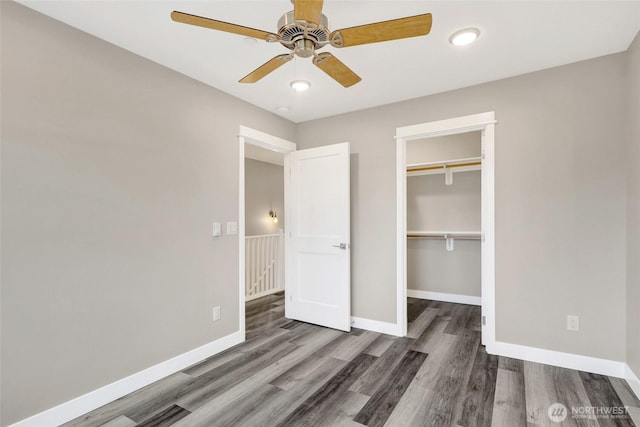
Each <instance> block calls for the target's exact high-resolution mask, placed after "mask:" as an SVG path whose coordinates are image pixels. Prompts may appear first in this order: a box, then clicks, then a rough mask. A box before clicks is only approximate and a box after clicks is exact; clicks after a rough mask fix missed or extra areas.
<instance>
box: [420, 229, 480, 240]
mask: <svg viewBox="0 0 640 427" xmlns="http://www.w3.org/2000/svg"><path fill="white" fill-rule="evenodd" d="M407 238H409V239H460V240H480V239H482V232H480V231H407Z"/></svg>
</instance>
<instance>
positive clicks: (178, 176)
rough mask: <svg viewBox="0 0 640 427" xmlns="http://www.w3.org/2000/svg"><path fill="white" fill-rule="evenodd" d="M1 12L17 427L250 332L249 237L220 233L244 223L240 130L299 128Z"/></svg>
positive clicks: (6, 238) (110, 49)
mask: <svg viewBox="0 0 640 427" xmlns="http://www.w3.org/2000/svg"><path fill="white" fill-rule="evenodd" d="M1 7H2V11H1V12H2V21H1V31H2V33H1V39H2V46H1V55H2V57H1V60H2V81H1V84H2V99H1V102H2V116H1V119H2V134H1V139H2V295H1V297H2V298H1V299H2V303H1V304H2V305H1V310H2V317H1V323H2V343H1V344H2V354H1V356H2V383H1V386H2V402H1V405H2V419H1V421H0V423H1V424H2V425H6V424H8V423H12V422H15V421H18V420H20V419H22V418H25V417H27V416H30V415H33V414H35V413H37V412H40V411H42V410H45V409H48V408H50V407H52V406H54V405H56V404H59V403H62V402H65V401H67V400H70V399H72V398H74V397H76V396H79V395H81V394H84V393H86V392H89V391H92V390H95V389H97V388H99V387H101V386H104V385H106V384H109V383H111V382H113V381H115V380H119V379H121V378H123V377H126V376H127V375H130V374H133V373H136V372H138V371H140V370H142V369H144V368H147V367H149V366H152V365H154V364H156V363H159V362H162V361H166V360H167V359H170V358H172V357H174V356H177V355H179V354H182V353H184V352H186V351H189V350H192V349H194V348H196V347H198V346H201V345H203V344H206V343H209V342H211V341H213V340H215V339H217V338H220V337H223V336H225V335H228V334H230V333H233V332H235V331H237V330H238V298H239V296H238V267H237V266H238V255H237V254H238V239H237V236H227V235H223V236H222V237H221V238H219V239H217V240H214V239H212V238H211V237H210V236H211V234H210V233H211V222H212V221H223V222H224V221H237V220H238V184H237V183H238V170H239V169H238V168H239V165H238V140H237V134H238V126H239V125H240V124H243V125H247V126H250V127H254V128H257V129H260V130H262V131H265V132H268V133H271V134H274V135H278V136H280V137H282V138H287V139H293V136H294V126H293V124H292V123H290V122H288V121H285V120H283V119H280V118H278V117H277V116H275V115H273V114H270V113H268V112H265V111H264V110H261V109H258V108H256V107H253V106H250V105H249V104H247V103H244V102H242V101H240V100H238V99H236V98H233V97H231V96H228V95H226V94H224V93H222V92H220V91H218V90H215V89H212V88H210V87H208V86H205V85H203V84H201V83H198V82H196V81H194V80H191V79H189V78H187V77H184V76H182V75H179V74H177V73H175V72H173V71H171V70H168V69H166V68H163V67H161V66H159V65H157V64H155V63H152V62H150V61H147V60H145V59H142V58H140V57H138V56H136V55H134V54H131V53H129V52H127V51H125V50H122V49H120V48H117V47H114V46H112V45H110V44H108V43H105V42H103V41H101V40H98V39H96V38H93V37H91V36H88V35H86V34H84V33H82V32H80V31H78V30H75V29H72V28H71V27H68V26H65V25H63V24H61V23H59V22H56V21H54V20H52V19H49V18H47V17H44V16H42V15H39V14H37V13H35V12H33V11H31V10H29V9H26V8H24V7H22V6H20V5H17V4H15V3H12V2H4V1H3V2H1ZM214 305H220V306H221V312H222V319H221V320H220V321H219V322H217V323H213V322H212V321H211V310H212V307H213V306H214Z"/></svg>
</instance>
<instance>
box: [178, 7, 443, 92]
mask: <svg viewBox="0 0 640 427" xmlns="http://www.w3.org/2000/svg"><path fill="white" fill-rule="evenodd" d="M322 5H323V1H322V0H294V1H293V10H292V11H290V12H287V13H285V14H284V15H282V17H280V19H279V21H278V33H277V34H275V33H271V32H268V31H262V30H257V29H255V28H249V27H244V26H242V25H237V24H231V23H228V22H223V21H217V20H215V19H210V18H205V17H202V16H196V15H191V14H188V13H184V12H178V11H173V12H172V13H171V19H173V20H174V21H176V22H180V23H183V24H189V25H196V26H199V27H205V28H209V29H212V30H217V31H225V32H228V33H233V34H239V35H243V36H246V37H251V38H255V39H260V40H264V41H266V42H269V43H275V42H279V43H280V44H281V45H282V46H284V47H285V48H287V49H289V50H291V52H290V53H288V54H283V55H278V56H275V57H274V58H272V59H270V60H269V61H267V62H265V63H264V64H262V65H261V66H259V67H258V68H256V69H255V70H253V71H252V72H251V73H249V74H247V75H246V76H244V77H243V78H242V79H240V81H239V82H240V83H255V82H257V81H259V80H260V79H262V78H263V77H265V76H266V75H267V74H269V73H271V72H273V71H275V70H276V69H277V68H279V67H280V66H282V65H284V64H285V63H287V62H289V61H291V60H292V59H293V57H294V56H298V57H300V58H311V57H313V60H312V62H313V64H314V65H315V66H317V67H318V68H320V69H321V70H322V71H324V72H325V73H326V74H327V75H328V76H329V77H331V78H332V79H334V80H335V81H337V82H338V83H340V84H341V85H342V86H343V87H350V86H353V85H354V84H356V83H358V82H359V81H360V80H362V79H361V78H360V76H358V75H357V74H356V73H355V72H353V70H351V69H350V68H349V67H347V66H346V65H345V64H344V63H342V62H341V61H340V60H339V59H338V58H336V57H335V56H334V55H333V54H331V53H330V52H322V53H317V52H316V51H317V50H319V49H322V48H323V47H324V46H326V45H331V46H332V47H334V48H344V47H349V46H358V45H362V44H369V43H379V42H384V41H389V40H398V39H404V38H409V37H417V36H424V35H427V34H429V32H430V31H431V14H430V13H425V14H422V15H416V16H410V17H406V18H399V19H392V20H390V21H383V22H376V23H373V24H367V25H360V26H357V27H350V28H343V29H340V30H335V31H333V32H332V31H330V30H329V20H328V19H327V17H326V16H325V15H324V14H323V13H322ZM452 43H453V42H452ZM293 83H294V82H292V83H291V87H293ZM307 83H308V82H307ZM307 88H308V87H307Z"/></svg>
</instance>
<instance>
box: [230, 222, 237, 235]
mask: <svg viewBox="0 0 640 427" xmlns="http://www.w3.org/2000/svg"><path fill="white" fill-rule="evenodd" d="M227 234H238V223H237V222H228V223H227Z"/></svg>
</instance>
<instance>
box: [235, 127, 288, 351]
mask: <svg viewBox="0 0 640 427" xmlns="http://www.w3.org/2000/svg"><path fill="white" fill-rule="evenodd" d="M238 143H239V144H238V145H239V147H238V152H239V154H238V162H239V168H238V169H239V176H238V256H239V258H238V300H239V307H238V313H239V314H238V315H239V319H238V325H239V328H238V329H239V331H240V333H241V334H242V340H243V341H244V340H245V335H246V334H245V318H244V315H245V312H244V305H245V295H244V292H245V262H246V258H245V212H244V209H245V206H244V197H245V194H244V193H245V191H244V190H245V189H244V185H245V183H244V145H245V144H252V145H257V146H258V147H262V148H266V149H268V150H273V151H277V152H279V153H283V154H288V153H291V152H292V151H296V144H295V143H293V142H291V141H287V140H286V139H282V138H278V137H277V136H272V135H269V134H266V133H264V132H260V131H258V130H255V129H251V128H249V127H246V126H242V125H240V131H239V132H238ZM286 193H287V189H286V188H285V198H286V197H287V196H286ZM284 244H285V246H286V244H287V243H286V239H284ZM285 305H286V302H285Z"/></svg>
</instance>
